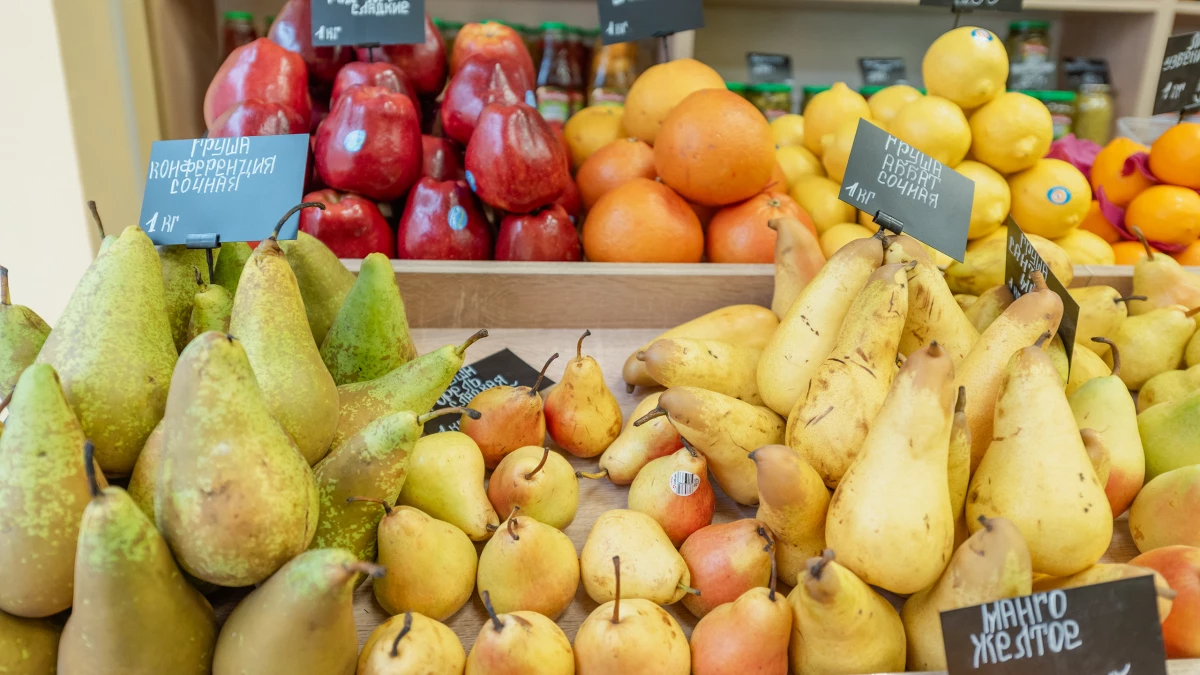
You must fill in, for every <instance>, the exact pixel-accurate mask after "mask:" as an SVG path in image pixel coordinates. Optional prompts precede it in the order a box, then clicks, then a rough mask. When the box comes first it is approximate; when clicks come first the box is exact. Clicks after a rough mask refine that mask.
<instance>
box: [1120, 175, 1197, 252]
mask: <svg viewBox="0 0 1200 675" xmlns="http://www.w3.org/2000/svg"><path fill="white" fill-rule="evenodd" d="M1125 227H1127V228H1128V229H1129V231H1130V232H1132V231H1133V228H1135V227H1139V228H1141V230H1142V234H1144V235H1146V238H1147V239H1149V240H1150V241H1158V242H1162V243H1164V244H1178V245H1180V246H1186V245H1188V244H1190V243H1192V242H1193V241H1196V237H1197V236H1200V194H1196V191H1195V190H1189V189H1187V188H1183V187H1178V186H1175V185H1155V186H1154V187H1152V188H1148V189H1146V190H1145V191H1144V192H1142V193H1141V194H1140V195H1138V196H1136V197H1134V198H1133V201H1131V202H1129V208H1127V209H1125Z"/></svg>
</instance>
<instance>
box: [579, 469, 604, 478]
mask: <svg viewBox="0 0 1200 675" xmlns="http://www.w3.org/2000/svg"><path fill="white" fill-rule="evenodd" d="M575 477H576V478H591V479H592V480H600V479H601V478H606V477H608V469H601V470H599V471H596V472H594V473H588V472H587V471H576V472H575Z"/></svg>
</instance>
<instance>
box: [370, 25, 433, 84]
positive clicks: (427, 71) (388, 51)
mask: <svg viewBox="0 0 1200 675" xmlns="http://www.w3.org/2000/svg"><path fill="white" fill-rule="evenodd" d="M358 60H359V61H387V62H388V63H392V64H395V65H396V66H399V67H400V70H402V71H404V74H405V75H407V76H408V79H409V81H411V82H412V85H413V88H415V89H416V90H417V93H418V94H420V95H422V96H437V95H438V94H440V93H441V92H442V87H443V86H445V84H446V43H444V42H442V34H441V33H440V32H439V31H438V29H437V28H436V27H435V26H434V25H433V19H431V18H430V17H429V14H428V13H426V14H425V41H424V42H422V43H421V44H416V45H384V46H383V47H376V48H371V49H367V48H362V49H359V50H358Z"/></svg>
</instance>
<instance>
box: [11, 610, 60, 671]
mask: <svg viewBox="0 0 1200 675" xmlns="http://www.w3.org/2000/svg"><path fill="white" fill-rule="evenodd" d="M61 632H62V629H60V628H59V627H58V626H57V625H55V623H54V622H53V621H51V620H49V619H23V618H21V617H18V616H12V615H9V614H5V613H4V612H0V635H3V636H4V639H3V640H0V673H11V674H12V675H54V674H55V673H57V672H58V638H59V634H60V633H61Z"/></svg>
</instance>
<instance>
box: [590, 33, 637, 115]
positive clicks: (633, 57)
mask: <svg viewBox="0 0 1200 675" xmlns="http://www.w3.org/2000/svg"><path fill="white" fill-rule="evenodd" d="M637 60H638V48H637V43H636V42H619V43H617V44H612V45H605V46H601V47H600V48H599V49H598V50H597V51H596V55H595V57H593V60H592V68H591V70H592V76H591V88H590V91H589V93H588V96H589V98H590V104H591V105H622V104H624V103H625V96H626V95H628V94H629V88H630V87H632V86H633V81H634V80H636V79H637Z"/></svg>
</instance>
